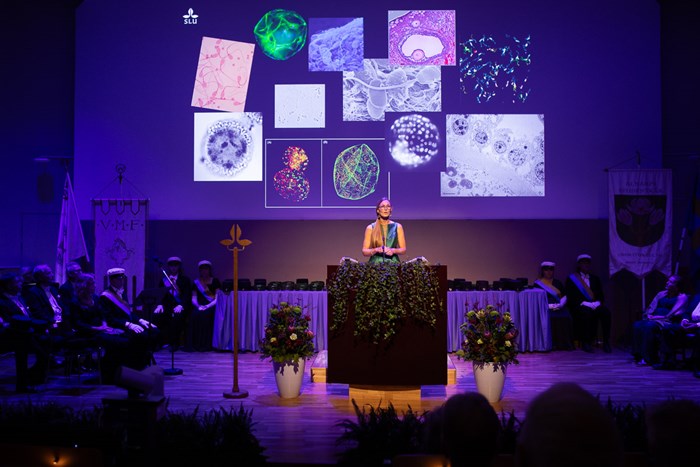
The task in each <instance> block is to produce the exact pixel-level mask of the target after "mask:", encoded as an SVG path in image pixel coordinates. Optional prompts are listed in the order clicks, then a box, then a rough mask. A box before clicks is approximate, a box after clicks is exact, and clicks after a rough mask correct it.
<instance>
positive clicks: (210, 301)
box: [185, 260, 221, 352]
mask: <svg viewBox="0 0 700 467" xmlns="http://www.w3.org/2000/svg"><path fill="white" fill-rule="evenodd" d="M197 267H198V269H199V277H197V278H196V279H195V280H194V287H193V288H192V312H191V313H190V322H189V325H188V326H187V341H186V346H185V348H186V350H195V351H198V352H206V351H209V350H211V349H212V346H211V343H212V338H213V335H214V312H215V311H216V291H217V290H218V289H220V288H221V282H219V279H217V278H216V277H213V276H212V267H211V262H210V261H208V260H202V261H200V262H199V264H197Z"/></svg>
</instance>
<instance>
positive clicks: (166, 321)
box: [153, 256, 192, 349]
mask: <svg viewBox="0 0 700 467" xmlns="http://www.w3.org/2000/svg"><path fill="white" fill-rule="evenodd" d="M164 272H165V273H166V276H165V277H163V278H162V280H161V282H160V286H161V287H165V288H166V289H167V290H168V291H167V293H166V294H165V295H163V300H162V302H161V303H160V305H158V306H157V307H156V309H155V310H154V311H153V313H154V315H155V316H154V320H155V322H156V323H157V324H158V326H159V327H160V328H161V329H163V332H164V333H165V334H166V335H167V344H169V345H170V346H171V347H172V348H173V349H176V348H178V347H179V346H180V342H181V340H182V332H183V331H184V329H185V324H186V323H187V320H188V319H189V312H190V308H191V304H192V281H191V280H190V278H189V277H187V276H185V275H184V274H183V273H182V260H181V259H180V258H179V257H178V256H171V257H170V258H168V261H167V266H166V271H164Z"/></svg>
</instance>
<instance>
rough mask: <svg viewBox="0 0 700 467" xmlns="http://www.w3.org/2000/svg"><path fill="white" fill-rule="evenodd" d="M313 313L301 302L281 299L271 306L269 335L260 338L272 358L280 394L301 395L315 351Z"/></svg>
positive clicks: (266, 328) (261, 343)
mask: <svg viewBox="0 0 700 467" xmlns="http://www.w3.org/2000/svg"><path fill="white" fill-rule="evenodd" d="M310 321H311V317H310V316H309V315H304V314H303V313H302V310H301V307H300V306H292V305H290V304H289V303H287V302H280V304H279V305H275V306H273V307H272V308H271V309H270V314H269V316H268V319H267V324H266V325H265V337H263V339H262V340H261V341H260V347H261V349H262V350H261V352H262V358H263V359H265V358H271V359H272V365H273V368H274V370H275V381H276V382H277V389H278V390H279V393H280V396H281V397H283V398H285V399H288V398H292V397H297V396H298V395H299V392H300V389H301V381H302V379H303V377H304V366H305V359H306V358H307V357H310V356H311V355H313V353H314V343H313V338H314V333H313V332H312V331H311V330H310V329H309V322H310Z"/></svg>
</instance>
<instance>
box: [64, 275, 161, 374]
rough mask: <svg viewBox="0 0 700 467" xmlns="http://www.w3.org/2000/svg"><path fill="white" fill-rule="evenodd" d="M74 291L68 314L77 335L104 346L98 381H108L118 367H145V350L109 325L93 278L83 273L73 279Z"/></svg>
mask: <svg viewBox="0 0 700 467" xmlns="http://www.w3.org/2000/svg"><path fill="white" fill-rule="evenodd" d="M74 285H75V294H74V298H73V300H72V301H71V302H70V304H69V307H70V308H71V317H72V319H73V323H74V326H75V328H76V330H77V332H78V334H79V335H80V336H83V337H88V338H92V339H94V340H95V341H96V343H97V344H98V345H99V346H100V347H102V348H104V349H105V355H104V357H103V359H102V364H101V370H102V382H103V383H106V384H111V383H113V382H114V375H115V373H116V370H117V368H118V367H119V366H121V365H124V366H128V367H130V368H134V369H136V370H141V369H143V368H145V367H146V366H147V365H148V363H149V362H150V355H148V352H147V349H145V348H139V346H138V345H131V344H132V340H131V339H130V338H129V336H128V335H127V333H126V332H125V331H124V330H123V329H119V328H118V327H112V326H111V325H110V324H109V322H108V317H107V313H106V312H105V311H104V310H103V309H102V308H101V307H100V305H99V298H98V297H97V296H96V295H95V278H94V276H92V275H91V274H83V275H82V276H81V277H80V279H79V280H78V281H76V282H75V284H74Z"/></svg>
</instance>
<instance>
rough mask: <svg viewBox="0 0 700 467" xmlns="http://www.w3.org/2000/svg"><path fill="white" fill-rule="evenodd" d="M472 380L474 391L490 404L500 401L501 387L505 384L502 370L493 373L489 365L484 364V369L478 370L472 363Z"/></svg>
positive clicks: (504, 374) (504, 375) (504, 373)
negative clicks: (474, 384) (474, 381)
mask: <svg viewBox="0 0 700 467" xmlns="http://www.w3.org/2000/svg"><path fill="white" fill-rule="evenodd" d="M473 368H474V380H476V390H477V392H478V393H479V394H481V395H483V396H484V397H486V399H487V400H488V401H489V402H491V403H494V402H498V401H500V400H501V395H502V394H503V385H504V384H505V382H506V372H505V370H504V369H499V370H498V371H495V372H494V371H493V365H492V364H491V363H484V367H483V368H481V369H479V368H477V366H476V363H474V367H473Z"/></svg>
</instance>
